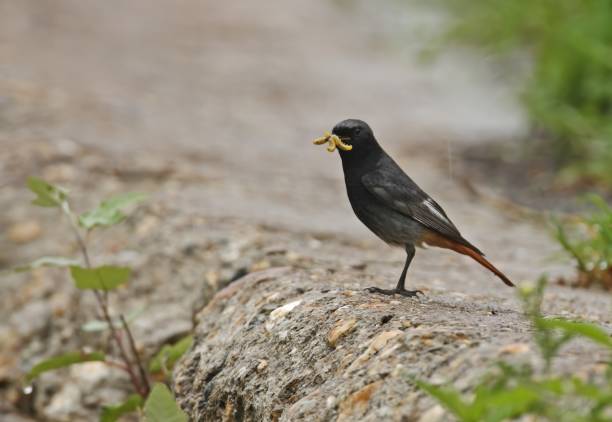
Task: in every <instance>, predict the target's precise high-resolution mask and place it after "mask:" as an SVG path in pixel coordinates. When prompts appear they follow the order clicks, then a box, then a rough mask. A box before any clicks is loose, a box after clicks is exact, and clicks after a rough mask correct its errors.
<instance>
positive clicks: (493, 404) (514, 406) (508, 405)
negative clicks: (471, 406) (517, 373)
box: [478, 385, 540, 422]
mask: <svg viewBox="0 0 612 422" xmlns="http://www.w3.org/2000/svg"><path fill="white" fill-rule="evenodd" d="M539 399H540V394H539V392H538V391H535V390H534V389H533V388H529V387H528V386H523V385H519V386H517V387H515V388H512V389H508V390H501V391H497V392H495V393H494V394H491V395H489V396H488V397H486V402H485V403H479V405H481V406H483V410H484V413H485V414H486V417H483V418H482V419H480V418H478V419H479V420H484V421H487V422H499V421H505V420H508V419H512V418H515V417H518V416H520V415H523V414H525V413H526V412H528V411H529V410H530V408H531V407H532V406H533V404H534V403H537V402H538V400H539Z"/></svg>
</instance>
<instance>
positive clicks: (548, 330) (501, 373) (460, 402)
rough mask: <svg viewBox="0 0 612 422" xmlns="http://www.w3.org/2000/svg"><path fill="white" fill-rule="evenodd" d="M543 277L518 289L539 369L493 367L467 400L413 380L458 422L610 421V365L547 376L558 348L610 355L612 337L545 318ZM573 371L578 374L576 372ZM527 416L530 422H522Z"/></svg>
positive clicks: (595, 328)
mask: <svg viewBox="0 0 612 422" xmlns="http://www.w3.org/2000/svg"><path fill="white" fill-rule="evenodd" d="M544 287H545V280H544V278H542V279H540V281H539V282H538V284H537V285H536V286H533V287H523V288H521V289H520V290H519V293H520V296H521V299H522V301H523V304H524V309H525V314H526V316H527V317H528V318H529V319H530V320H531V322H532V324H533V327H534V341H535V343H536V344H537V346H538V349H539V350H540V353H541V357H542V360H543V361H544V367H543V369H538V368H537V367H536V366H534V365H532V364H531V363H522V364H510V363H507V362H498V363H497V366H496V368H495V370H493V371H491V372H489V373H488V374H487V375H486V376H485V377H483V378H482V379H481V381H480V382H479V383H478V384H477V385H476V386H475V387H474V389H473V393H472V394H469V395H466V394H462V393H461V392H459V391H457V390H456V389H454V388H452V387H449V386H436V385H433V384H430V383H427V382H424V381H416V384H417V385H418V386H419V388H421V389H422V390H423V391H425V392H427V393H428V394H429V395H431V396H432V397H433V398H435V399H436V400H437V401H438V402H439V403H440V404H442V405H443V406H444V407H445V408H446V409H447V410H448V411H449V412H450V413H452V414H453V415H454V416H455V417H456V418H457V420H459V421H461V422H481V421H489V422H501V421H505V420H515V419H519V420H546V421H555V422H565V421H567V422H576V421H584V422H587V421H589V422H591V421H592V422H595V421H602V422H603V421H610V420H612V419H611V418H612V416H611V415H612V362H611V361H608V362H605V363H602V367H603V368H602V369H603V372H604V373H603V374H600V376H596V377H588V378H586V379H585V377H584V375H583V376H578V375H571V374H567V375H558V376H557V375H552V374H551V373H550V368H551V363H552V361H553V360H554V359H555V358H556V357H557V356H558V354H559V352H560V350H561V348H562V347H563V346H564V345H566V344H567V343H568V342H570V341H571V340H573V339H575V338H582V339H586V340H589V341H591V342H593V343H595V344H597V345H599V346H602V347H603V348H604V349H606V350H608V355H610V354H611V353H612V338H611V337H610V334H609V333H608V332H606V331H605V330H604V329H602V328H601V327H599V326H597V325H594V324H590V323H586V322H579V321H569V320H565V319H560V318H546V317H544V316H542V314H541V310H540V309H541V305H542V300H543V297H544ZM576 372H578V371H577V370H576ZM528 416H530V417H531V418H532V419H525V418H526V417H528Z"/></svg>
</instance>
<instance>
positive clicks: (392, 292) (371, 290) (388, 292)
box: [366, 287, 425, 297]
mask: <svg viewBox="0 0 612 422" xmlns="http://www.w3.org/2000/svg"><path fill="white" fill-rule="evenodd" d="M366 291H367V292H369V293H379V294H382V295H387V296H392V295H396V294H398V295H401V296H406V297H418V295H419V293H420V294H422V295H423V296H425V293H423V292H422V291H420V290H406V289H401V290H399V289H381V288H379V287H368V288H367V289H366Z"/></svg>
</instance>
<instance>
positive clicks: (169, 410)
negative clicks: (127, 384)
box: [144, 383, 187, 422]
mask: <svg viewBox="0 0 612 422" xmlns="http://www.w3.org/2000/svg"><path fill="white" fill-rule="evenodd" d="M144 413H145V419H146V421H147V422H187V415H186V414H185V412H183V410H181V408H180V407H179V406H178V405H177V404H176V401H175V400H174V396H173V395H172V392H171V391H170V390H169V389H168V387H166V386H165V385H164V384H160V383H156V384H155V385H154V386H153V390H152V391H151V394H149V397H148V398H147V402H146V403H145V406H144Z"/></svg>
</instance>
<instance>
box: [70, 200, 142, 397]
mask: <svg viewBox="0 0 612 422" xmlns="http://www.w3.org/2000/svg"><path fill="white" fill-rule="evenodd" d="M62 211H63V212H64V214H65V215H66V216H67V217H68V221H69V223H70V228H71V229H72V232H73V234H74V237H75V238H76V241H77V244H78V245H79V249H80V250H81V254H82V255H83V259H84V260H85V265H86V267H87V268H89V269H91V268H92V265H91V259H90V258H89V252H88V251H87V245H86V243H85V240H84V238H83V236H82V235H81V232H80V231H79V228H78V226H77V223H76V221H75V217H74V214H73V213H72V211H71V210H70V205H69V204H68V202H67V201H64V202H63V203H62ZM93 293H94V296H95V297H96V300H97V302H98V306H99V307H100V309H101V310H102V314H103V316H104V320H105V321H106V323H107V324H108V328H109V330H110V332H111V337H112V338H113V340H114V341H115V343H116V344H117V348H118V350H119V354H120V355H121V359H122V360H123V362H124V363H125V370H126V372H127V373H128V375H129V377H130V381H131V382H132V385H133V386H134V389H135V390H136V392H137V393H138V394H139V395H141V396H142V397H143V398H146V396H147V395H148V393H149V390H150V387H149V380H148V379H147V378H146V374H145V373H144V369H142V364H141V361H140V356H139V355H138V353H137V352H135V348H134V349H133V350H134V353H135V355H134V357H135V359H136V361H137V363H138V366H139V370H140V377H141V380H139V379H138V376H137V375H136V373H135V372H134V369H133V367H132V362H131V360H130V358H129V356H128V354H127V352H126V350H125V347H124V345H123V342H122V341H121V335H120V334H119V331H118V330H117V328H116V327H115V324H114V323H113V320H112V318H111V316H110V313H109V311H108V298H107V297H106V296H105V295H102V294H101V293H100V291H98V290H94V291H93ZM120 318H121V320H122V321H124V320H125V318H123V315H121V316H120ZM123 328H124V330H125V332H126V333H127V335H128V338H129V339H130V342H133V337H132V333H131V332H130V329H129V326H128V325H127V324H124V327H123Z"/></svg>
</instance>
